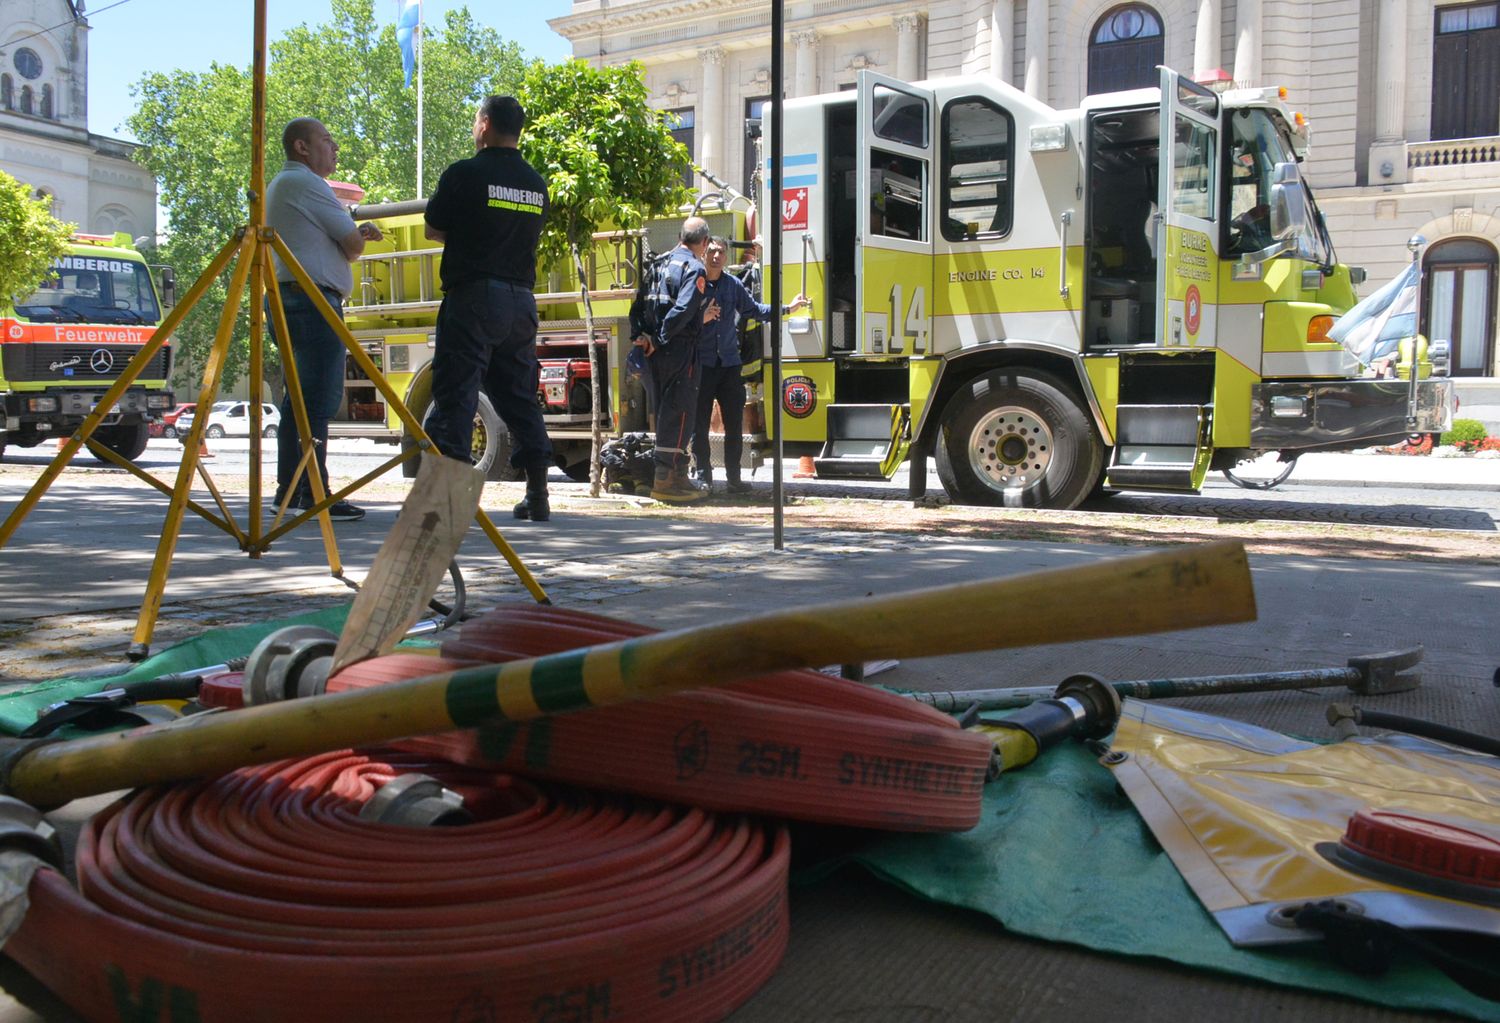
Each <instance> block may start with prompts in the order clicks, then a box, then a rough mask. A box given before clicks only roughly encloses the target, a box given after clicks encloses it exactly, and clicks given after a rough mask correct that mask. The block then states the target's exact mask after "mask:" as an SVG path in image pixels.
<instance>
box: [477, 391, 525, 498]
mask: <svg viewBox="0 0 1500 1023" xmlns="http://www.w3.org/2000/svg"><path fill="white" fill-rule="evenodd" d="M510 451H511V441H510V431H509V430H507V429H506V428H505V424H504V423H502V422H501V421H500V415H499V413H497V412H496V411H495V407H494V406H493V405H491V404H490V398H489V395H487V394H485V393H484V392H483V391H480V392H479V404H478V405H476V406H475V408H474V444H473V447H472V448H471V449H470V453H469V457H470V458H472V459H474V468H476V469H478V470H479V471H480V472H482V473H484V478H485V479H487V480H498V481H500V482H503V483H513V482H515V481H516V480H518V479H521V478H522V477H523V476H524V475H525V473H523V472H522V471H521V470H520V469H517V468H516V467H515V466H513V465H511V464H510Z"/></svg>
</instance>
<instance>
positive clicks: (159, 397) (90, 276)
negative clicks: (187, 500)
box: [0, 234, 173, 458]
mask: <svg viewBox="0 0 1500 1023" xmlns="http://www.w3.org/2000/svg"><path fill="white" fill-rule="evenodd" d="M161 270H162V291H163V294H162V296H161V300H159V299H158V295H157V291H156V286H155V283H154V282H153V281H152V278H151V270H150V268H149V267H148V266H147V264H146V261H145V259H143V258H142V256H141V254H140V253H139V252H137V251H136V250H135V249H134V247H133V246H132V244H131V240H130V236H129V235H126V234H115V235H91V234H75V235H74V236H73V238H72V239H71V241H70V242H69V243H68V247H67V251H66V253H65V254H64V255H62V256H61V257H59V258H58V259H56V260H54V261H53V264H52V275H51V276H50V277H49V279H48V280H46V281H44V282H42V285H41V287H39V288H38V289H37V290H36V291H35V292H33V293H32V294H31V295H29V296H27V297H26V298H24V299H22V300H21V301H18V302H16V303H15V304H14V305H8V306H5V307H4V308H3V309H0V395H3V401H4V416H3V417H0V418H3V428H0V452H3V451H4V449H5V448H6V447H7V446H15V447H25V448H29V447H35V446H36V445H38V444H40V443H41V442H42V441H44V440H46V439H47V438H49V437H66V436H67V435H69V434H70V433H72V431H73V429H74V428H75V427H77V426H78V425H79V424H80V423H82V422H83V420H84V419H85V418H86V417H87V416H88V415H89V413H91V412H93V411H94V408H95V406H96V405H97V404H98V401H99V399H100V398H101V397H103V396H104V392H105V391H106V390H108V388H109V386H110V385H111V384H112V383H114V382H115V379H116V378H117V377H118V376H119V375H120V373H121V371H123V370H124V369H125V367H126V365H127V364H129V362H130V360H131V359H133V358H134V357H135V356H136V353H137V352H138V351H139V350H140V348H141V346H142V345H144V344H145V343H146V342H147V341H149V340H150V339H151V335H152V333H153V332H154V331H155V330H156V327H157V326H158V325H159V324H160V323H161V320H162V306H163V302H165V304H166V305H168V306H170V305H171V304H172V303H173V295H172V290H173V280H172V273H171V269H170V268H167V267H163V268H161ZM169 349H170V345H163V346H162V348H161V350H160V352H158V353H157V355H156V356H155V357H154V358H153V359H152V360H151V363H150V364H149V365H148V366H146V367H145V369H144V370H143V371H142V372H141V373H140V375H139V377H138V379H137V381H136V383H135V385H133V386H132V387H130V388H129V389H128V390H127V391H126V392H125V393H124V394H122V395H121V396H120V400H119V401H118V402H117V403H116V404H115V407H114V408H113V409H112V410H111V411H110V413H109V415H108V416H107V417H106V418H105V419H104V420H103V423H102V425H101V426H100V427H99V429H98V430H97V431H96V432H95V434H94V436H95V437H96V438H97V439H98V440H99V442H100V443H102V444H103V445H104V446H105V447H107V448H109V449H110V450H112V451H114V452H115V453H117V454H119V455H121V456H122V457H124V458H137V457H139V456H140V454H141V453H142V452H143V451H145V450H146V439H147V421H148V419H150V418H152V417H155V416H160V415H161V414H162V413H163V412H166V411H167V410H169V409H170V408H172V401H173V396H172V392H171V391H170V390H169V389H168V384H167V381H168V377H169V376H170V374H171V352H170V350H169Z"/></svg>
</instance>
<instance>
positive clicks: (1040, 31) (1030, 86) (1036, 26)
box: [1026, 0, 1052, 103]
mask: <svg viewBox="0 0 1500 1023" xmlns="http://www.w3.org/2000/svg"><path fill="white" fill-rule="evenodd" d="M1049 6H1050V5H1049V4H1048V2H1047V0H1026V95H1028V96H1030V97H1032V98H1033V99H1038V100H1041V101H1042V102H1043V103H1045V102H1046V101H1047V37H1048V32H1047V30H1048V28H1049V27H1050V26H1051V22H1052V12H1051V11H1050V10H1049V9H1048V8H1049Z"/></svg>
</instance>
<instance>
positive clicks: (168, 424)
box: [146, 401, 194, 440]
mask: <svg viewBox="0 0 1500 1023" xmlns="http://www.w3.org/2000/svg"><path fill="white" fill-rule="evenodd" d="M193 408H194V403H193V402H190V401H189V402H185V403H184V404H181V405H178V406H177V407H176V408H174V409H173V410H172V411H170V412H166V413H163V414H162V417H161V418H160V419H153V420H151V422H149V423H148V424H146V433H147V435H148V436H151V437H165V438H167V440H171V439H172V438H174V437H176V436H177V420H178V419H180V418H182V414H183V413H184V412H187V413H191V412H192V411H193ZM188 421H189V422H191V421H192V416H191V415H189V417H188Z"/></svg>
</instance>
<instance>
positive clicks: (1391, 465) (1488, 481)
mask: <svg viewBox="0 0 1500 1023" xmlns="http://www.w3.org/2000/svg"><path fill="white" fill-rule="evenodd" d="M1291 478H1292V479H1293V480H1295V481H1296V482H1297V483H1298V484H1300V485H1302V486H1309V487H1315V486H1329V487H1400V488H1408V489H1413V490H1489V491H1496V492H1500V455H1495V456H1488V455H1486V456H1480V455H1459V456H1454V457H1444V456H1442V455H1388V454H1383V453H1376V452H1374V451H1370V452H1364V451H1360V452H1349V453H1344V452H1339V453H1332V454H1322V453H1317V454H1309V455H1303V456H1302V457H1300V458H1299V459H1297V467H1296V469H1294V470H1293V472H1292V477H1291Z"/></svg>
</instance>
